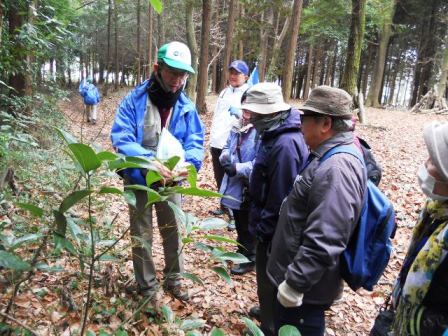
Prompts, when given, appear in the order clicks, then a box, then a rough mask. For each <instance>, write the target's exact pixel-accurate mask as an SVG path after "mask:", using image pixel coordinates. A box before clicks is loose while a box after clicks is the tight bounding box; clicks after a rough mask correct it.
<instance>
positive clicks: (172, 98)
mask: <svg viewBox="0 0 448 336" xmlns="http://www.w3.org/2000/svg"><path fill="white" fill-rule="evenodd" d="M227 71H228V75H229V86H228V87H227V88H225V89H224V90H223V91H222V92H221V93H220V94H219V96H218V100H217V103H216V108H215V110H214V115H213V120H212V126H211V129H210V154H211V155H210V156H211V161H212V163H213V171H214V175H215V179H216V184H217V186H218V190H219V191H220V193H222V194H223V195H225V196H230V197H224V198H222V200H221V206H220V208H219V209H215V210H213V211H212V212H213V213H214V214H216V215H219V214H227V216H228V217H229V219H230V220H231V222H232V223H234V224H235V227H236V234H237V241H238V242H239V246H238V248H237V251H238V252H240V253H241V254H243V255H244V256H246V258H247V261H246V262H244V263H242V264H236V265H234V266H233V267H232V268H231V270H230V272H231V273H232V274H234V275H235V276H236V277H237V280H238V281H244V274H245V273H247V272H251V271H253V270H255V272H256V280H257V294H258V299H259V306H256V307H247V308H248V313H249V315H251V316H252V317H255V318H256V319H258V320H259V321H260V329H261V330H262V331H263V333H264V334H265V335H276V334H277V333H278V330H279V329H280V328H281V327H282V326H284V325H293V326H295V327H297V328H298V329H299V331H300V332H301V334H302V335H304V336H309V335H313V336H314V335H324V333H325V311H326V310H328V309H329V308H330V307H331V305H332V304H333V303H334V302H335V301H336V300H337V299H338V298H340V297H341V295H342V290H343V282H344V280H345V281H346V282H347V283H348V284H349V286H350V287H351V288H353V289H357V288H359V287H364V288H366V289H370V290H371V289H372V287H373V285H375V284H376V282H377V281H378V278H379V277H380V276H381V274H382V272H383V270H384V268H385V267H386V265H387V262H388V260H389V255H390V250H391V240H390V239H391V236H392V235H393V233H394V231H395V218H394V212H393V208H392V206H391V204H390V202H389V201H388V200H387V198H386V197H385V196H384V195H383V194H382V193H381V192H380V191H379V189H378V187H377V186H376V185H378V183H379V179H380V178H381V170H380V169H379V165H378V164H377V163H376V162H375V160H374V158H373V155H372V153H371V152H370V151H369V148H368V146H367V145H366V143H365V142H364V141H362V139H359V138H358V137H357V136H356V135H355V134H354V128H355V119H354V116H353V111H352V97H351V96H350V95H349V94H348V93H347V92H345V91H344V90H341V89H338V88H333V87H329V86H319V87H316V88H315V89H313V90H312V91H311V93H310V95H309V98H308V99H307V100H306V101H305V102H304V104H303V105H302V106H301V107H299V108H294V107H292V106H290V105H289V104H287V103H285V102H284V100H283V96H282V92H281V88H280V86H278V85H277V84H274V83H267V82H264V83H257V84H252V85H248V84H247V83H246V82H247V80H248V75H249V67H248V66H247V64H246V63H245V62H244V61H242V60H235V61H233V62H231V63H230V65H229V67H228V70H227ZM189 74H194V69H193V68H192V66H191V53H190V50H189V48H188V47H187V46H186V45H185V44H183V43H180V42H170V43H167V44H165V45H163V46H161V48H160V49H159V50H158V54H157V62H156V64H154V65H153V72H152V74H151V76H150V78H149V79H148V80H146V81H144V82H143V83H141V84H140V85H138V86H137V87H136V88H135V89H134V90H133V91H131V92H130V93H129V94H128V95H127V96H126V97H125V98H124V99H123V101H122V102H121V104H120V106H119V108H118V110H117V113H116V116H115V121H114V124H113V126H112V131H111V139H112V144H113V146H114V148H116V150H117V151H118V152H119V153H122V154H124V155H127V156H140V157H146V158H149V159H154V160H153V161H152V162H153V163H154V167H155V168H156V169H157V170H158V171H159V173H160V174H161V175H162V176H163V178H164V181H165V183H167V182H170V183H171V182H173V178H174V177H175V176H174V175H173V172H172V171H170V170H169V169H168V168H167V167H165V166H164V165H163V164H162V163H160V161H158V160H156V152H157V148H158V145H159V139H160V138H161V134H162V130H163V129H165V130H166V131H169V133H171V134H172V135H173V136H174V138H175V139H177V141H178V142H179V143H180V146H181V147H182V149H183V154H184V157H185V162H187V163H189V164H191V165H193V166H194V167H195V169H196V170H198V171H199V169H200V168H201V165H202V163H203V160H204V154H205V145H204V138H205V136H204V134H205V129H204V125H203V123H202V121H201V119H200V117H199V115H198V112H197V110H196V108H195V105H194V104H193V103H192V102H191V100H190V99H189V98H188V97H187V95H186V94H185V93H184V91H183V88H184V86H185V83H186V81H187V78H188V75H189ZM94 106H95V105H94ZM89 118H90V119H91V120H96V114H95V115H93V114H92V115H89ZM424 139H425V142H426V146H427V148H428V153H429V156H428V160H427V161H426V162H425V163H423V164H422V166H421V168H420V169H419V171H418V181H419V183H420V186H421V189H422V191H423V192H424V193H425V194H426V195H427V196H428V202H427V204H426V205H425V208H424V209H423V211H422V214H421V219H420V220H419V222H418V224H417V225H416V227H415V230H414V235H413V239H412V242H411V245H410V248H409V252H408V254H407V257H406V259H405V261H404V264H403V268H402V270H401V272H400V274H399V278H398V279H397V281H396V283H395V287H394V292H393V295H392V299H393V300H392V301H393V307H394V309H393V311H394V318H393V320H392V321H391V322H390V326H387V327H386V328H385V330H387V332H388V333H389V334H390V333H391V332H393V335H443V334H444V333H445V334H448V331H447V330H448V123H445V124H440V123H432V124H430V125H427V126H426V127H425V129H424ZM122 173H123V174H122V175H123V180H124V184H125V186H126V185H129V184H140V185H146V179H145V176H146V174H147V171H145V170H142V169H126V170H125V171H123V172H122ZM176 174H179V175H181V176H182V175H184V176H185V175H186V174H187V170H186V168H183V169H181V170H180V171H178V172H177V173H176ZM173 183H174V182H173ZM150 187H151V188H154V189H156V190H157V188H159V187H160V184H157V183H156V184H153V185H151V186H150ZM133 192H134V193H135V195H136V200H137V204H136V206H135V207H132V206H130V209H129V214H130V228H131V236H132V237H133V244H132V246H133V247H132V260H133V265H134V273H135V283H132V284H129V285H128V286H127V288H126V289H127V291H129V292H132V293H137V294H140V295H143V296H146V297H149V298H150V301H151V303H152V304H154V305H156V304H157V300H158V299H159V297H160V294H161V292H160V285H158V280H157V277H156V269H155V265H154V262H153V259H152V255H151V251H150V249H148V248H147V246H152V241H153V223H154V219H153V217H152V206H150V207H146V203H147V194H146V192H144V191H139V190H134V191H133ZM169 201H171V202H174V203H175V204H177V205H178V206H181V197H180V195H175V196H172V197H171V198H170V199H169ZM154 207H155V210H156V218H157V224H158V225H157V226H158V229H159V231H160V235H161V237H162V245H163V251H164V255H165V268H164V270H163V272H164V281H163V288H164V289H165V290H166V291H167V292H169V293H171V294H172V295H173V296H174V297H175V298H177V299H179V300H181V301H188V300H189V293H188V291H187V290H186V289H185V288H184V287H183V286H182V282H181V273H182V272H183V258H182V248H181V243H180V231H179V223H178V222H177V221H178V219H177V218H176V215H175V213H174V210H173V209H172V208H171V207H170V206H169V205H168V202H167V201H163V202H159V203H156V204H155V205H154ZM229 229H233V227H232V226H231V227H229ZM134 237H135V239H134ZM142 241H144V244H143V243H142ZM375 266H376V267H375ZM249 308H250V309H249ZM384 335H386V334H384Z"/></svg>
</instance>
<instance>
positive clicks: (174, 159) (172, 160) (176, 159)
mask: <svg viewBox="0 0 448 336" xmlns="http://www.w3.org/2000/svg"><path fill="white" fill-rule="evenodd" d="M179 161H180V157H178V156H173V157H170V158H169V159H168V160H164V161H163V165H164V166H165V167H167V168H168V169H169V170H173V169H174V167H176V165H177V164H178V163H179Z"/></svg>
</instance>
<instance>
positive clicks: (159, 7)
mask: <svg viewBox="0 0 448 336" xmlns="http://www.w3.org/2000/svg"><path fill="white" fill-rule="evenodd" d="M149 3H150V4H151V6H152V8H154V10H155V11H156V12H157V14H161V13H162V11H163V2H162V1H161V0H149Z"/></svg>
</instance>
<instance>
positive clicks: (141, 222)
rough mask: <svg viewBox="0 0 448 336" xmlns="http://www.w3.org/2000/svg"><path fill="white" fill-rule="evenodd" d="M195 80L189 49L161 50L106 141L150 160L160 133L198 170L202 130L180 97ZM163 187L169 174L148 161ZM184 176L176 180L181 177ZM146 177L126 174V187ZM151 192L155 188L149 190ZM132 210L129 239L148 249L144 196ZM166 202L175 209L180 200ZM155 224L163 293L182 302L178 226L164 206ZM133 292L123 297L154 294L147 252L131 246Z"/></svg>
mask: <svg viewBox="0 0 448 336" xmlns="http://www.w3.org/2000/svg"><path fill="white" fill-rule="evenodd" d="M189 73H191V74H194V70H193V68H192V67H191V53H190V50H189V48H188V47H187V46H186V45H185V44H183V43H181V42H170V43H167V44H165V45H163V46H162V47H161V48H160V49H159V51H158V54H157V63H156V64H154V71H153V73H152V75H151V77H150V79H149V80H146V81H145V82H143V83H142V84H140V85H139V86H137V87H136V88H135V89H134V90H133V91H131V92H130V93H129V94H128V95H127V96H126V97H125V98H124V99H123V101H122V102H121V104H120V106H119V108H118V110H117V114H116V117H115V122H114V124H113V126H112V132H111V138H112V144H113V146H114V147H115V148H116V149H117V150H118V152H120V153H123V154H125V155H128V156H144V157H146V158H154V156H155V153H156V150H157V145H158V141H159V136H160V134H161V131H162V128H164V127H166V128H167V129H168V130H169V132H171V134H172V135H173V136H174V137H175V138H176V139H177V140H179V142H180V143H181V144H182V146H183V149H184V151H185V160H186V162H188V163H191V164H192V165H193V166H194V167H195V168H196V170H199V169H200V168H201V165H202V161H203V158H204V127H203V124H202V121H201V120H200V118H199V115H198V112H197V110H196V107H195V105H194V104H193V103H192V101H191V100H190V99H189V98H188V97H187V96H186V94H185V93H184V92H183V87H184V84H185V81H186V80H187V77H188V74H189ZM153 163H154V165H155V166H156V167H157V168H158V170H159V172H160V174H161V175H162V176H163V177H164V178H165V180H166V181H170V180H172V179H173V176H172V172H171V171H170V170H169V169H168V168H166V167H165V166H163V165H162V164H161V163H159V162H158V161H155V160H154V161H153ZM186 173H187V172H186V170H184V171H182V172H181V173H180V174H181V175H182V174H186ZM145 176H146V172H145V171H144V170H141V169H127V170H126V171H125V172H124V180H125V184H141V185H146V181H145ZM153 187H155V186H153ZM134 193H135V195H136V198H137V207H136V208H133V207H130V209H129V212H130V224H131V236H136V237H140V238H142V239H144V240H145V241H146V243H147V245H149V246H152V242H153V235H152V227H153V220H152V207H147V208H145V205H146V202H147V194H146V192H144V191H134ZM169 201H171V202H173V203H175V204H176V205H177V206H179V207H180V205H181V197H180V195H174V196H172V197H170V198H169ZM155 208H156V214H157V223H158V226H159V231H160V235H161V236H162V244H163V250H164V254H165V268H164V275H165V282H164V287H165V289H166V290H168V291H169V292H170V293H171V294H172V295H173V296H174V297H176V298H178V299H180V300H183V301H186V300H188V299H189V295H188V292H187V291H186V290H184V289H183V288H182V287H181V281H180V278H181V276H180V273H182V272H183V271H184V268H183V258H182V255H181V244H180V237H179V229H178V224H179V223H178V221H177V220H176V216H175V214H174V212H173V210H172V209H171V208H170V206H169V205H168V202H166V201H165V202H159V203H157V204H155ZM132 246H133V247H132V259H133V264H134V272H135V279H136V282H137V286H136V287H135V286H129V288H128V291H137V292H138V293H140V294H142V295H144V296H149V297H154V296H155V293H156V291H157V289H158V282H157V279H156V270H155V267H154V262H153V259H152V255H151V252H150V251H148V250H147V248H145V246H143V245H142V244H141V242H139V241H137V240H134V241H133V245H132Z"/></svg>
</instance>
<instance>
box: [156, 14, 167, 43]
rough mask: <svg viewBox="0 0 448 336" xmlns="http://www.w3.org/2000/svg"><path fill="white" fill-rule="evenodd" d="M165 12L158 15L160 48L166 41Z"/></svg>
mask: <svg viewBox="0 0 448 336" xmlns="http://www.w3.org/2000/svg"><path fill="white" fill-rule="evenodd" d="M163 21H164V20H163V12H162V13H161V14H159V15H157V26H158V27H157V28H158V30H157V32H158V34H157V35H158V37H159V41H158V42H159V43H158V47H159V48H160V47H161V46H162V45H163V44H164V43H165V24H164V22H163Z"/></svg>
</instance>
